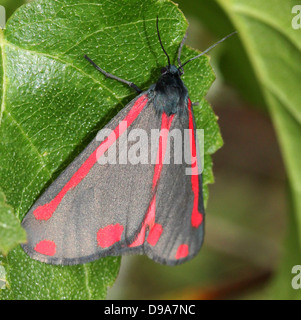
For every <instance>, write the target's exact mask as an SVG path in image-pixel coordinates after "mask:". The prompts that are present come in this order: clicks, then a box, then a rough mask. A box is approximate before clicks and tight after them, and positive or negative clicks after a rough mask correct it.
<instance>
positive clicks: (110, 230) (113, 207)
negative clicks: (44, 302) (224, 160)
mask: <svg viewBox="0 0 301 320" xmlns="http://www.w3.org/2000/svg"><path fill="white" fill-rule="evenodd" d="M158 23H159V21H158V18H157V24H156V26H157V33H158V38H159V42H160V45H161V47H162V50H163V52H164V54H165V55H166V57H167V60H168V65H167V66H166V67H163V68H162V69H161V75H160V77H159V79H158V81H157V82H156V83H155V84H154V85H152V86H150V88H149V89H148V90H146V91H142V90H141V89H140V88H139V87H138V86H137V85H135V84H133V83H132V82H130V81H127V80H123V79H121V78H119V77H117V76H115V75H112V74H110V73H108V72H106V71H105V70H103V69H101V68H100V67H99V66H98V65H96V63H95V62H94V61H93V60H91V59H90V58H89V57H88V56H85V58H86V59H87V61H89V62H90V63H91V65H92V66H94V67H95V68H96V69H97V70H99V71H100V72H101V73H102V74H103V75H105V76H106V77H108V78H111V79H115V80H117V81H120V82H122V83H124V84H126V85H128V86H130V87H131V88H133V89H134V90H135V91H136V92H137V94H138V96H137V97H136V98H134V99H133V100H132V101H131V102H130V103H128V104H127V105H126V106H125V107H124V109H122V110H121V111H120V112H119V113H118V114H117V115H116V116H115V117H114V118H113V119H112V120H111V121H110V122H109V123H108V124H107V125H106V126H105V127H104V128H103V129H102V130H100V131H99V133H98V134H97V136H96V137H95V138H94V140H93V141H91V142H90V144H89V145H88V146H87V147H86V148H85V149H84V150H83V151H82V152H81V154H80V155H79V156H78V157H76V158H75V159H74V161H73V162H72V163H71V164H70V165H69V166H68V167H67V168H66V169H65V170H64V171H63V172H62V173H61V174H60V175H59V177H58V178H57V179H56V180H55V181H54V182H53V183H52V184H51V185H50V186H49V188H48V189H47V190H46V191H45V192H44V193H43V195H42V196H41V197H40V198H39V199H38V200H37V201H36V202H35V203H34V205H33V206H32V207H31V209H30V210H29V212H28V213H27V215H26V216H25V218H24V220H23V222H22V225H23V227H24V228H25V230H26V231H27V236H28V241H27V243H26V244H23V245H22V247H23V249H24V250H25V252H26V253H27V254H28V255H29V256H30V257H32V258H33V259H37V260H39V261H42V262H45V263H50V264H62V265H71V264H81V263H86V262H89V261H93V260H96V259H99V258H102V257H105V256H116V255H122V254H146V255H147V256H148V257H149V258H151V259H153V260H154V261H156V262H159V263H162V264H167V265H171V266H173V265H177V264H180V263H183V262H185V261H187V260H189V259H191V258H192V257H194V256H195V255H196V254H197V253H198V251H199V250H200V248H201V246H202V243H203V239H204V217H205V212H204V204H203V194H202V174H201V170H200V168H201V159H200V156H199V152H198V144H199V142H198V137H197V135H196V125H195V119H194V114H193V104H192V102H191V100H190V98H189V94H188V90H187V88H186V86H185V85H184V83H183V81H182V80H181V76H182V75H183V73H184V69H183V67H184V66H185V65H186V64H187V63H188V62H190V61H192V60H194V59H197V58H199V57H200V56H202V55H204V54H205V53H207V52H208V51H209V50H210V49H212V48H213V47H215V46H216V45H217V44H218V43H220V42H222V41H224V40H225V39H226V38H228V37H229V36H231V35H232V34H230V35H228V36H226V37H225V38H223V39H221V40H220V41H218V42H217V43H215V44H214V45H212V46H211V47H210V48H208V49H207V50H205V51H204V52H202V53H201V54H199V55H197V56H196V57H193V58H191V59H189V60H188V61H186V62H185V63H181V51H182V48H183V45H184V42H185V39H186V36H185V37H184V39H183V41H182V42H181V44H180V46H179V50H178V64H179V66H178V67H176V66H175V65H172V64H171V62H170V58H169V56H168V54H167V52H166V51H165V49H164V47H163V44H162V41H161V38H160V33H159V27H158ZM154 131H155V132H156V134H157V135H155V138H149V137H153V135H152V133H153V132H154ZM138 132H142V133H144V134H142V136H144V137H148V139H146V140H145V141H144V143H143V144H140V146H141V150H136V149H135V143H136V142H135V141H134V140H135V139H133V137H135V135H137V133H138ZM174 132H177V134H178V135H179V137H180V138H181V139H175V138H174V137H173V139H171V136H172V133H174ZM130 137H131V138H130ZM140 138H141V137H140ZM172 140H173V141H174V142H173V143H172ZM133 150H134V151H133ZM135 150H136V153H137V152H138V153H139V151H140V153H141V154H140V156H143V155H144V160H145V161H142V160H141V157H140V158H139V159H140V160H139V161H128V160H129V158H128V157H127V154H128V153H131V154H132V155H135ZM143 150H144V151H143ZM168 151H169V152H168ZM142 153H143V155H142ZM112 155H113V156H114V157H112ZM113 158H114V159H113ZM132 158H133V159H134V160H135V159H136V158H137V157H136V158H135V156H132ZM167 158H168V159H167ZM187 158H188V161H187ZM110 159H111V161H108V160H110ZM133 159H132V160H133ZM136 160H137V159H136ZM167 160H168V161H167ZM187 162H188V163H189V166H188V165H187Z"/></svg>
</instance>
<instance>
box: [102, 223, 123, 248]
mask: <svg viewBox="0 0 301 320" xmlns="http://www.w3.org/2000/svg"><path fill="white" fill-rule="evenodd" d="M123 229H124V228H123V226H122V225H120V224H118V223H117V224H111V225H108V226H106V227H104V228H102V229H99V230H98V232H97V244H98V245H99V246H100V247H102V248H108V247H110V246H112V245H113V244H114V243H116V242H119V241H120V240H121V235H122V232H123Z"/></svg>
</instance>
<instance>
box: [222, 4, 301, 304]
mask: <svg viewBox="0 0 301 320" xmlns="http://www.w3.org/2000/svg"><path fill="white" fill-rule="evenodd" d="M217 2H218V3H219V4H220V5H221V7H222V8H223V9H224V10H225V12H226V13H227V14H228V16H229V18H230V19H231V21H232V23H233V24H234V26H235V28H236V29H237V30H238V31H239V36H240V39H241V41H242V43H243V45H244V47H245V49H246V52H247V54H248V57H249V60H250V61H251V64H252V67H253V69H254V72H255V74H256V77H257V79H258V81H259V83H260V86H261V90H262V92H263V95H264V98H265V101H266V103H267V105H268V107H269V111H270V114H271V117H272V120H273V122H274V126H275V128H276V131H277V135H278V138H279V141H280V145H281V149H282V154H283V158H284V162H285V166H286V169H287V174H288V177H289V182H290V189H291V192H292V199H293V200H292V202H293V208H294V217H293V220H294V221H295V224H296V225H295V228H294V231H292V232H289V233H290V234H294V239H295V241H290V243H291V245H290V246H289V247H287V250H291V251H292V252H296V251H297V252H299V256H300V245H301V162H300V156H301V151H300V141H301V108H300V101H301V91H300V79H301V33H300V30H294V29H293V27H292V24H291V23H292V19H293V17H294V15H292V14H291V12H292V7H293V6H294V5H295V4H296V3H295V2H294V1H276V0H267V1H259V0H252V1H249V0H230V1H225V0H217ZM290 225H293V224H292V223H290ZM290 238H291V236H290ZM286 256H291V254H289V253H287V254H286ZM291 268H292V265H290V266H289V265H287V264H286V268H285V270H284V269H283V272H282V276H284V277H286V278H287V275H291ZM280 276H281V275H280ZM295 295H296V293H295V292H293V289H292V288H290V290H287V291H285V293H283V295H282V298H289V297H290V296H295Z"/></svg>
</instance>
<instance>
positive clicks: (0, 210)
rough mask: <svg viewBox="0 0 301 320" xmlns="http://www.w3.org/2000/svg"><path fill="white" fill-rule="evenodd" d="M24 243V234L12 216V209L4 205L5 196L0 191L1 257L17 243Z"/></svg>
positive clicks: (17, 221)
mask: <svg viewBox="0 0 301 320" xmlns="http://www.w3.org/2000/svg"><path fill="white" fill-rule="evenodd" d="M25 241H26V232H25V230H24V229H23V228H22V227H21V225H20V221H19V220H18V219H17V218H16V217H15V215H14V209H13V208H12V207H11V206H9V205H7V204H6V199H5V195H4V193H3V192H1V190H0V252H2V254H3V255H7V253H8V252H9V251H10V250H11V249H13V248H14V247H15V246H16V245H18V244H19V243H24V242H25Z"/></svg>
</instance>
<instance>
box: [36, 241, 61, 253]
mask: <svg viewBox="0 0 301 320" xmlns="http://www.w3.org/2000/svg"><path fill="white" fill-rule="evenodd" d="M34 250H35V251H36V252H38V253H41V254H44V255H46V256H54V255H55V251H56V245H55V243H54V241H51V240H42V241H40V242H39V243H37V245H36V246H35V247H34Z"/></svg>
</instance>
